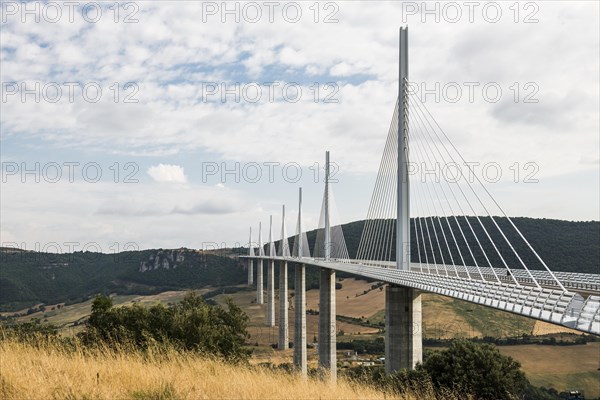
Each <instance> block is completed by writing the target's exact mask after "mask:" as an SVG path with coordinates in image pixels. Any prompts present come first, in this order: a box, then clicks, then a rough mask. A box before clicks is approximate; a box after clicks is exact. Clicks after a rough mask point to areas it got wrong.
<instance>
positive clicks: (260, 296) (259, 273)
mask: <svg viewBox="0 0 600 400" xmlns="http://www.w3.org/2000/svg"><path fill="white" fill-rule="evenodd" d="M263 282H264V278H263V260H262V258H261V259H260V260H258V269H257V270H256V304H264V303H265V299H264V289H263Z"/></svg>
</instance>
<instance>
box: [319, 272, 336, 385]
mask: <svg viewBox="0 0 600 400" xmlns="http://www.w3.org/2000/svg"><path fill="white" fill-rule="evenodd" d="M335 311H336V308H335V271H334V270H331V269H327V268H321V279H320V289H319V369H320V370H321V373H322V375H323V377H325V378H329V379H330V380H331V381H335V380H336V379H337V357H336V352H335V350H336V321H335Z"/></svg>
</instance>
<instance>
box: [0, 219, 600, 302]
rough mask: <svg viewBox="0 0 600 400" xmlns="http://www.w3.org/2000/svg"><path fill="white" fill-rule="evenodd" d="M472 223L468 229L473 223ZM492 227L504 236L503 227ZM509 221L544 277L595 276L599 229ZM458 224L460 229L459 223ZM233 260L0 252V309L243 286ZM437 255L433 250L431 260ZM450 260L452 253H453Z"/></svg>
mask: <svg viewBox="0 0 600 400" xmlns="http://www.w3.org/2000/svg"><path fill="white" fill-rule="evenodd" d="M472 222H473V226H474V227H475V226H476V222H475V221H474V220H473V221H472ZM482 222H483V224H484V225H486V226H490V227H491V224H492V222H491V220H489V218H487V219H486V218H482ZM498 222H499V224H501V227H503V229H504V227H505V225H506V224H507V222H506V221H505V220H504V221H502V220H499V221H498ZM513 222H514V223H515V224H516V225H517V226H518V227H519V229H520V230H521V231H522V232H523V234H524V235H525V237H526V238H527V239H528V240H529V241H530V242H531V244H532V245H533V247H534V248H535V249H536V251H537V252H538V253H539V255H540V256H541V257H542V258H543V259H544V260H545V262H546V263H547V264H548V266H549V267H550V268H551V269H552V270H555V271H573V272H587V273H600V222H598V221H591V222H569V221H560V220H551V219H533V218H513ZM462 223H466V222H464V219H463V221H462V222H461V224H462ZM364 224H365V222H364V221H356V222H351V223H348V224H345V225H343V231H344V236H345V239H346V243H347V246H348V251H349V254H350V256H351V257H354V256H355V255H356V251H357V249H358V245H359V242H360V238H361V235H362V230H363V227H364ZM502 224H504V225H502ZM442 225H443V226H444V223H442ZM411 227H412V228H413V232H412V239H413V243H412V246H413V247H412V248H413V249H415V248H416V246H417V244H416V241H415V235H414V224H413V223H412V222H411ZM478 229H481V228H478ZM492 231H493V230H492V229H491V228H490V232H492ZM316 233H317V232H316V230H313V231H310V232H308V233H307V236H308V239H309V243H310V246H311V251H312V250H313V249H314V241H315V239H316ZM449 233H450V232H449V230H448V231H446V234H447V235H449ZM480 233H481V232H480ZM456 236H458V232H457V233H456ZM425 238H426V240H427V237H426V236H425ZM492 238H493V239H494V241H496V242H497V244H498V246H499V248H500V249H501V251H502V252H503V253H504V252H506V251H507V245H506V244H505V243H504V242H503V239H502V238H501V237H500V235H499V234H497V233H495V234H493V235H492ZM511 239H512V238H511ZM292 241H293V238H290V243H291V242H292ZM277 245H279V243H277ZM459 246H463V250H462V251H463V252H465V253H466V247H464V246H465V244H464V243H461V242H459ZM524 246H525V245H524V243H519V244H518V245H517V244H516V248H517V250H518V251H522V250H525V247H524ZM454 251H455V250H454V249H453V252H454ZM416 253H417V252H414V251H413V253H412V255H413V261H418V256H417V254H416ZM434 253H436V252H434ZM474 253H475V257H476V258H477V260H478V262H479V264H480V265H486V261H485V258H484V257H483V255H482V254H481V253H480V252H478V251H477V250H476V249H474ZM235 254H244V255H245V254H247V249H243V248H238V249H224V250H223V251H198V250H193V249H186V248H181V249H168V250H167V249H155V250H143V251H129V252H123V253H118V254H101V253H87V252H86V253H82V252H75V253H68V254H45V253H36V252H32V251H19V250H18V249H10V248H1V249H0V259H1V261H2V262H1V267H0V310H15V309H18V308H23V307H30V306H31V305H34V304H37V303H44V304H54V303H62V302H79V301H82V300H85V299H87V298H89V297H90V296H93V295H95V294H97V293H119V294H151V293H158V292H161V291H166V290H176V289H184V288H202V287H207V286H212V287H221V286H232V285H238V284H243V283H244V282H246V271H245V270H244V269H243V268H240V266H239V262H238V260H236V259H235V257H234V256H235ZM442 254H443V255H444V256H445V257H446V258H449V257H448V256H449V254H448V253H447V250H444V249H442ZM429 255H430V256H431V255H432V254H431V253H429ZM439 256H440V254H439V251H437V253H436V257H439ZM453 257H454V258H455V260H458V259H459V257H458V252H456V253H453ZM488 257H489V258H490V261H491V262H492V263H493V264H494V263H496V264H495V265H496V266H501V264H500V261H499V259H497V256H495V255H494V254H491V253H490V254H489V255H488ZM494 257H496V258H494ZM524 260H525V262H526V263H527V264H528V265H531V266H533V267H534V268H540V267H541V266H540V265H539V262H537V260H536V259H535V257H533V256H532V255H529V256H528V257H525V258H524ZM508 261H509V262H510V263H511V267H512V266H513V265H516V263H517V261H516V260H514V259H513V260H510V259H509V260H508ZM277 271H278V268H276V273H277ZM265 275H266V274H265ZM341 276H342V275H341ZM306 279H307V287H309V288H310V287H317V285H318V274H317V270H316V269H313V268H309V269H308V270H307V277H306ZM290 284H293V273H290Z"/></svg>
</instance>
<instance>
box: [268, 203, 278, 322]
mask: <svg viewBox="0 0 600 400" xmlns="http://www.w3.org/2000/svg"><path fill="white" fill-rule="evenodd" d="M275 256H276V254H275V243H274V242H273V216H272V215H271V216H270V217H269V257H271V259H270V260H269V264H268V266H267V316H266V324H267V326H270V327H273V326H275V260H273V258H272V257H275Z"/></svg>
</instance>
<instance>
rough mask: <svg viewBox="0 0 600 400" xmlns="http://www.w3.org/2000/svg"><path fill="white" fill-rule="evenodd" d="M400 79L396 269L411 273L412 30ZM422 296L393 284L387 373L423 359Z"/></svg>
mask: <svg viewBox="0 0 600 400" xmlns="http://www.w3.org/2000/svg"><path fill="white" fill-rule="evenodd" d="M399 44H400V46H399V48H400V54H399V68H398V72H399V79H398V173H397V183H398V184H397V191H398V192H397V203H396V204H397V220H396V268H397V269H399V270H403V271H410V203H409V199H410V185H409V175H408V166H409V164H408V162H409V159H408V154H409V152H408V150H409V149H408V144H409V140H408V139H409V132H408V97H407V96H408V28H404V27H401V28H400V43H399ZM421 325H422V320H421V294H420V293H419V292H418V291H417V290H415V289H412V288H408V287H402V286H397V285H392V284H389V285H388V286H387V288H386V292H385V369H386V371H387V372H389V373H392V372H395V371H397V370H399V369H400V368H408V369H413V368H414V367H415V365H416V363H417V362H420V361H422V359H423V350H422V329H421Z"/></svg>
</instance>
